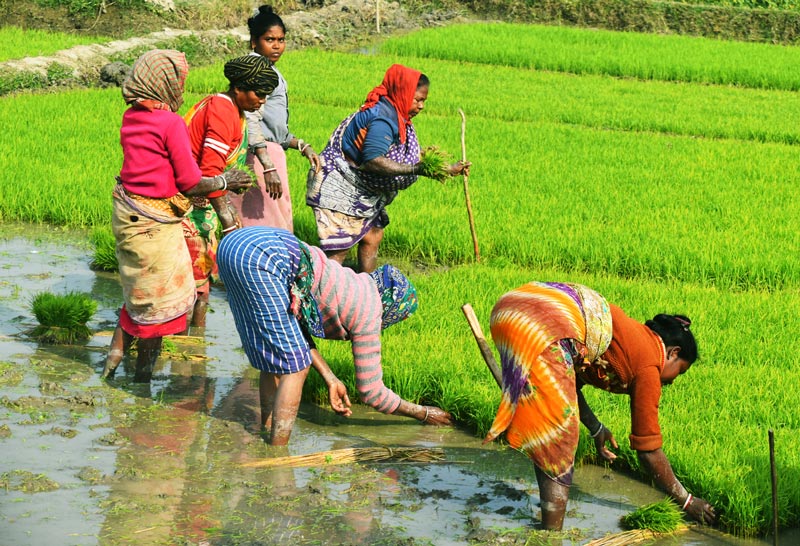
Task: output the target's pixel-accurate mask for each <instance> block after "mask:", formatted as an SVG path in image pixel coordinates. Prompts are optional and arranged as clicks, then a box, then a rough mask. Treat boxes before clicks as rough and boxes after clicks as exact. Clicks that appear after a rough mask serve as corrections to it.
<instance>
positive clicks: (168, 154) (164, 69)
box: [103, 50, 250, 382]
mask: <svg viewBox="0 0 800 546" xmlns="http://www.w3.org/2000/svg"><path fill="white" fill-rule="evenodd" d="M188 72H189V65H188V63H187V62H186V57H185V55H184V54H183V53H181V52H180V51H174V50H152V51H149V52H147V53H145V54H144V55H142V56H141V57H139V59H138V60H137V61H136V63H134V65H133V70H132V72H131V74H130V76H129V77H128V78H127V79H126V80H125V82H124V83H123V85H122V97H123V98H124V99H125V102H126V103H127V104H128V105H130V108H128V110H126V111H125V114H124V115H123V117H122V128H121V129H120V144H122V152H123V156H124V158H123V162H122V170H121V171H120V173H119V177H117V181H118V184H117V186H116V187H115V188H114V193H113V198H114V199H113V203H114V211H113V216H112V230H113V232H114V237H115V238H116V243H117V246H116V254H117V261H118V262H119V276H120V282H121V284H122V294H123V298H124V300H125V304H124V305H123V306H122V309H121V311H120V316H119V324H118V325H117V328H116V330H115V331H114V335H113V336H112V339H111V346H110V348H109V352H108V357H107V359H106V364H105V369H104V370H103V377H110V376H113V374H114V371H115V370H116V368H117V366H118V365H119V363H120V361H121V360H122V358H123V356H124V355H125V353H126V352H127V350H128V348H129V347H130V345H131V343H132V342H133V340H134V338H139V343H138V355H137V360H136V374H135V377H134V381H138V382H149V381H150V377H151V375H152V367H153V364H154V363H155V360H156V358H157V357H158V355H159V353H160V352H161V338H162V337H163V336H166V335H171V334H177V333H179V332H182V331H184V330H185V329H186V313H187V312H188V311H189V310H190V309H191V308H192V305H193V304H194V301H195V287H194V280H193V278H192V264H191V261H190V259H189V251H188V250H187V248H186V243H185V242H184V240H183V230H182V229H181V220H182V218H183V216H184V215H185V214H186V213H187V211H188V210H189V209H190V208H191V204H190V202H189V200H188V199H187V198H186V197H184V195H188V196H193V195H207V194H208V193H210V192H213V191H217V190H222V189H226V188H227V189H231V190H238V189H244V188H246V187H247V186H248V185H249V184H250V177H249V176H248V175H247V174H246V173H245V172H243V171H240V170H238V169H233V170H230V171H228V172H226V173H225V174H224V175H223V174H220V175H218V176H210V177H203V175H202V173H201V172H200V169H199V168H198V167H197V164H196V163H195V161H194V158H193V157H192V149H191V146H190V144H189V133H188V131H187V130H186V124H185V123H184V121H183V119H181V117H180V116H179V115H178V114H176V113H175V112H177V110H178V109H179V108H180V107H181V105H182V104H183V85H184V82H185V81H186V75H187V74H188Z"/></svg>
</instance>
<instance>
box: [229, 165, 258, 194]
mask: <svg viewBox="0 0 800 546" xmlns="http://www.w3.org/2000/svg"><path fill="white" fill-rule="evenodd" d="M236 168H237V169H239V170H240V171H244V172H246V173H247V175H248V176H249V177H250V185H249V186H245V187H244V188H242V189H240V190H231V191H232V192H233V193H235V194H237V195H241V194H243V193H244V192H246V191H248V190H249V189H250V188H252V187H254V186H256V185H258V178H256V173H254V172H253V169H252V168H250V165H244V166H241V167H240V166H238V165H237V166H236Z"/></svg>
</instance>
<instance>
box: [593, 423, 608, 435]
mask: <svg viewBox="0 0 800 546" xmlns="http://www.w3.org/2000/svg"><path fill="white" fill-rule="evenodd" d="M604 428H606V427H604V426H603V423H600V427H598V429H597V430H596V431H595V432H594V434H592V438H597V437H598V436H599V435H600V433H601V432H603V429H604Z"/></svg>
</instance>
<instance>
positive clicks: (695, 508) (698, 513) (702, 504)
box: [684, 497, 717, 525]
mask: <svg viewBox="0 0 800 546" xmlns="http://www.w3.org/2000/svg"><path fill="white" fill-rule="evenodd" d="M684 511H685V512H686V514H687V515H688V516H689V517H690V518H692V519H693V520H695V521H697V522H700V523H702V524H703V525H713V524H714V523H716V522H717V513H716V511H715V510H714V507H713V506H711V505H710V504H709V503H707V502H706V501H705V500H703V499H701V498H699V497H692V498H691V500H689V504H687V505H686V508H684Z"/></svg>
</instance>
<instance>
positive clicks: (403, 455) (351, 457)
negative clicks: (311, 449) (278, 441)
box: [242, 447, 444, 468]
mask: <svg viewBox="0 0 800 546" xmlns="http://www.w3.org/2000/svg"><path fill="white" fill-rule="evenodd" d="M382 461H396V462H402V463H438V462H441V461H444V450H442V449H439V448H427V447H426V448H422V447H351V448H347V449H335V450H333V451H320V452H319V453H310V454H308V455H293V456H289V457H275V458H272V459H259V460H256V461H251V462H249V463H244V464H242V466H243V467H246V468H271V467H278V466H280V467H285V468H297V467H303V466H323V465H338V464H350V463H365V462H382Z"/></svg>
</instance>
